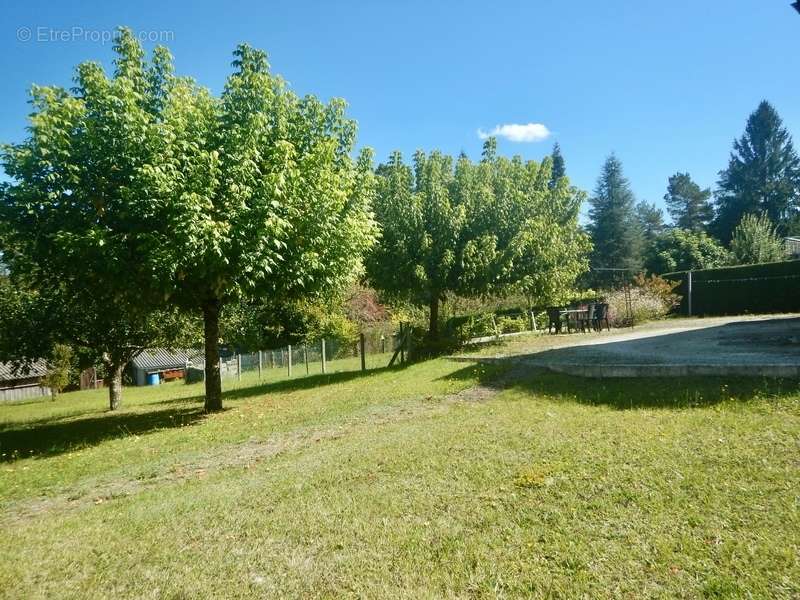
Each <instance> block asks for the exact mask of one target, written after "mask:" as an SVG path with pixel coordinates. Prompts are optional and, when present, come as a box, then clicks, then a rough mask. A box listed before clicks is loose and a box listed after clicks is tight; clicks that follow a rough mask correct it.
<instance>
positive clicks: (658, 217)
mask: <svg viewBox="0 0 800 600" xmlns="http://www.w3.org/2000/svg"><path fill="white" fill-rule="evenodd" d="M636 218H637V219H638V221H639V227H640V228H641V231H642V235H643V236H644V242H645V243H646V244H650V243H652V242H653V240H655V239H656V238H657V237H658V236H659V235H661V233H662V232H663V231H664V227H665V225H664V211H662V210H661V209H660V208H658V207H657V206H656V205H655V203H650V202H644V201H642V202H639V204H637V205H636Z"/></svg>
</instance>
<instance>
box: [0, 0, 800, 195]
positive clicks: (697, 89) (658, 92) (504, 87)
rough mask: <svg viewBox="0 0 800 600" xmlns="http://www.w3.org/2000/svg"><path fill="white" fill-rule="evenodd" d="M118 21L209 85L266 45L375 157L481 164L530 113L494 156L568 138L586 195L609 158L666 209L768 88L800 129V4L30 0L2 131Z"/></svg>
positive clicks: (768, 0) (714, 168)
mask: <svg viewBox="0 0 800 600" xmlns="http://www.w3.org/2000/svg"><path fill="white" fill-rule="evenodd" d="M122 24H124V25H128V26H130V27H132V28H133V29H134V30H136V31H137V32H139V33H141V34H143V35H145V36H147V35H150V36H153V37H160V38H161V39H163V40H165V41H166V42H167V45H168V46H169V47H170V49H171V50H172V52H173V54H174V55H175V59H176V67H177V71H178V72H179V73H181V74H187V75H192V76H193V77H195V78H196V79H197V80H198V81H199V82H200V83H202V84H203V85H206V86H208V87H210V88H211V89H212V90H214V91H215V92H218V91H219V90H220V89H221V87H222V85H223V82H224V79H225V77H226V75H227V74H228V73H229V72H230V61H231V51H232V50H233V48H234V47H235V45H236V44H237V43H239V42H241V41H247V42H249V43H251V44H253V45H255V46H258V47H260V48H263V49H265V50H266V51H267V52H268V53H269V55H270V62H271V64H272V66H273V69H274V71H275V72H277V73H280V74H281V75H283V76H284V77H285V78H286V79H287V80H288V81H289V82H290V83H291V85H292V87H293V88H294V89H295V90H296V91H297V92H298V93H301V94H305V93H314V94H316V95H318V96H320V97H322V98H330V97H333V96H340V97H343V98H345V99H346V100H347V101H348V102H349V104H350V115H351V116H352V117H353V118H355V119H357V120H358V122H359V143H360V144H362V145H369V146H372V147H373V148H374V149H375V150H376V153H377V158H378V160H383V159H385V158H386V156H387V155H388V154H389V152H390V151H391V150H393V149H400V150H401V151H402V152H403V153H404V154H405V155H406V156H410V154H411V153H412V152H413V151H414V150H415V149H416V148H423V149H426V150H430V149H432V148H439V149H441V150H443V151H445V152H449V153H457V152H459V151H461V150H464V151H465V152H467V154H469V155H470V156H472V157H477V156H479V154H480V147H481V140H480V139H479V135H478V130H479V129H481V130H483V131H491V130H493V129H494V128H495V127H496V126H503V125H511V124H518V125H525V124H528V123H534V124H540V125H544V127H545V128H546V130H547V131H549V132H550V135H549V137H547V138H546V139H543V140H539V141H529V142H514V141H511V140H510V139H507V138H501V139H500V142H499V148H500V152H501V153H503V154H507V155H512V154H521V155H522V156H523V157H525V158H532V159H539V158H541V157H542V156H543V155H545V154H547V153H548V152H549V151H550V149H551V147H552V144H553V142H554V141H558V142H559V143H560V144H561V147H562V149H563V152H564V155H565V157H566V161H567V171H568V174H569V175H570V177H571V178H572V180H573V182H574V183H576V184H577V185H579V186H580V187H582V188H584V189H587V190H591V189H592V188H593V187H594V183H595V180H596V178H597V175H598V173H599V171H600V167H601V165H602V162H603V160H604V159H605V157H606V156H607V155H608V154H609V153H610V152H612V151H613V152H616V154H617V155H618V156H619V158H620V159H621V160H622V162H623V165H624V167H625V170H626V174H627V175H628V177H629V179H630V180H631V183H632V186H633V189H634V192H635V193H636V195H637V197H638V198H639V199H646V200H648V201H656V202H657V203H658V204H659V205H663V202H662V196H663V194H664V191H665V188H666V181H667V177H668V176H669V175H671V174H672V173H674V172H675V171H679V170H680V171H689V172H690V173H691V174H692V176H693V177H695V179H696V180H697V181H698V182H699V183H700V184H701V185H703V186H713V185H714V183H715V181H716V178H717V172H718V171H719V170H720V169H722V168H724V166H725V165H726V163H727V158H728V154H729V152H730V148H731V142H732V141H733V138H734V137H736V136H739V135H741V132H742V130H743V128H744V124H745V120H746V118H747V116H748V114H749V113H750V112H751V111H752V110H754V109H755V107H756V106H757V104H758V102H759V101H760V100H761V99H762V98H766V99H768V100H770V101H771V102H772V103H773V104H774V105H775V106H776V108H777V109H778V111H779V113H780V114H781V116H782V117H783V119H784V122H785V124H786V125H787V127H788V128H789V130H790V131H791V132H792V133H793V134H794V135H795V136H796V137H798V138H800V78H799V77H798V74H799V73H800V51H798V42H799V41H800V14H797V13H796V12H795V11H794V10H793V9H792V8H791V7H790V6H789V0H671V1H665V0H636V1H634V0H573V1H568V0H539V1H534V0H528V1H527V2H492V3H487V2H464V1H461V2H435V1H432V0H428V1H426V2H384V1H381V0H370V1H368V0H363V1H362V2H335V1H328V2H298V1H296V2H270V1H265V2H255V1H254V2H243V1H238V0H228V1H226V2H210V1H205V0H195V1H193V2H165V1H163V0H161V1H159V2H149V1H143V2H125V3H122V2H119V3H117V2H109V1H103V2H101V1H98V0H85V1H83V2H40V1H38V0H26V1H22V2H14V3H8V4H6V6H5V7H4V18H3V21H2V25H0V68H1V70H2V73H3V79H4V84H3V90H2V91H3V94H2V96H0V109H1V110H0V141H3V142H14V141H19V140H21V139H22V138H23V136H24V127H25V123H26V115H27V113H28V106H27V104H26V102H27V91H28V88H29V86H30V84H31V83H39V84H59V85H69V84H70V81H71V77H72V70H73V68H74V66H75V64H77V63H78V62H80V61H83V60H87V59H93V60H99V61H102V62H104V63H105V64H108V62H109V61H110V58H111V44H110V43H107V42H106V43H104V42H103V40H102V37H103V36H104V35H106V34H107V32H109V31H111V30H113V28H115V27H116V26H117V25H122ZM28 35H29V36H30V39H29V40H25V38H26V36H28ZM60 37H64V38H65V39H59V38H60ZM145 45H146V46H147V47H152V46H153V44H150V43H146V44H145ZM503 131H510V132H511V134H512V137H515V136H514V135H513V134H515V133H516V134H522V137H525V136H524V134H526V133H528V134H531V135H529V136H528V137H532V138H534V139H539V138H541V134H543V133H545V131H544V129H542V128H541V127H535V128H528V129H519V128H517V129H513V128H511V129H508V128H507V129H505V130H503ZM516 137H519V135H517V136H516ZM797 141H798V143H800V139H798V140H797Z"/></svg>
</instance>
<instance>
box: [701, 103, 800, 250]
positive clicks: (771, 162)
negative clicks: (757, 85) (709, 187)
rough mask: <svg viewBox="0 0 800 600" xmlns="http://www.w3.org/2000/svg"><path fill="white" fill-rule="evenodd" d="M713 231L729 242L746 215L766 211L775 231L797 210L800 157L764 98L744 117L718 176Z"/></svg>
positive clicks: (792, 216) (799, 195)
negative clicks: (724, 166) (775, 226)
mask: <svg viewBox="0 0 800 600" xmlns="http://www.w3.org/2000/svg"><path fill="white" fill-rule="evenodd" d="M718 186H719V187H718V190H717V193H716V201H717V217H716V219H715V221H714V231H715V233H716V234H717V235H718V236H719V237H720V238H721V239H722V240H723V241H728V240H730V238H731V235H732V233H733V230H734V228H735V227H736V226H737V225H738V224H739V222H740V221H741V220H742V217H743V216H744V215H748V214H757V213H765V214H766V215H767V217H769V219H770V220H771V221H772V222H773V223H774V224H775V225H777V226H778V230H779V232H783V231H785V229H786V227H787V225H788V224H789V223H790V222H791V221H792V219H793V218H794V217H795V216H796V214H797V212H798V210H800V158H798V156H797V153H796V152H795V149H794V145H793V144H792V137H791V136H790V135H789V132H788V131H787V130H786V128H785V127H784V126H783V122H782V121H781V118H780V116H779V115H778V113H777V111H776V110H775V108H774V107H773V106H772V105H771V104H770V103H769V102H767V101H766V100H765V101H762V102H761V104H759V105H758V108H757V109H756V110H755V112H753V114H751V115H750V118H748V119H747V126H746V128H745V132H744V135H743V136H742V137H741V138H739V139H738V140H736V141H734V143H733V152H731V157H730V161H729V163H728V168H727V169H725V170H724V171H721V172H720V179H719V183H718Z"/></svg>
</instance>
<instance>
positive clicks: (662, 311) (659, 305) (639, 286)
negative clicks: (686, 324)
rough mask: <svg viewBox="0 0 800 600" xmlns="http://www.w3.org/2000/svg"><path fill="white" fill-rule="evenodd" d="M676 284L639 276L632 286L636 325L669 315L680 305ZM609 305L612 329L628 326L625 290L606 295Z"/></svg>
mask: <svg viewBox="0 0 800 600" xmlns="http://www.w3.org/2000/svg"><path fill="white" fill-rule="evenodd" d="M675 287H676V284H674V283H672V282H669V281H666V280H665V279H662V278H661V277H658V276H656V275H652V276H651V277H644V276H642V275H639V276H638V277H636V279H635V280H634V284H633V285H632V286H631V290H630V291H631V315H630V316H631V317H632V318H633V322H634V323H641V322H642V321H649V320H651V319H659V318H661V317H665V316H666V315H668V314H669V313H670V312H671V311H672V309H673V308H675V307H676V306H677V305H678V304H679V303H680V296H678V295H677V294H675V293H674V289H675ZM605 298H606V302H608V305H609V321H610V322H611V326H612V327H620V326H623V325H626V324H627V322H626V319H627V317H628V310H627V307H626V301H625V291H624V290H614V291H612V292H608V293H607V294H606V295H605Z"/></svg>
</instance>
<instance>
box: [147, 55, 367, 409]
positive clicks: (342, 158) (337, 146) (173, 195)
mask: <svg viewBox="0 0 800 600" xmlns="http://www.w3.org/2000/svg"><path fill="white" fill-rule="evenodd" d="M234 57H235V60H234V63H233V64H234V72H233V74H232V75H231V76H230V77H229V78H228V80H227V82H226V84H225V88H224V90H223V92H222V94H221V96H220V97H219V98H215V97H213V96H211V94H210V93H209V92H207V91H206V90H203V89H199V88H197V87H196V86H195V85H194V84H193V83H192V82H191V81H188V80H177V81H175V82H174V84H173V87H172V89H171V90H170V93H169V94H167V95H166V96H165V97H164V99H163V122H162V124H161V126H162V129H163V130H165V131H167V132H169V135H162V136H161V137H160V141H161V145H160V147H159V153H158V156H159V159H160V160H159V162H158V163H155V164H154V166H152V167H146V168H144V169H143V170H142V173H141V177H140V178H139V179H138V181H139V184H140V185H141V189H143V190H146V192H147V199H146V200H144V201H142V202H140V203H139V204H138V205H137V206H136V207H135V208H134V209H133V213H134V215H135V217H136V219H137V221H138V222H140V223H142V224H143V227H145V228H146V231H145V232H144V233H143V234H142V236H141V239H142V240H143V242H144V243H145V245H146V248H147V253H146V254H145V257H144V258H145V260H144V264H145V266H146V271H148V272H150V273H154V274H156V276H157V277H158V278H159V282H160V286H161V289H162V291H163V293H164V294H165V295H167V296H168V297H169V298H170V301H171V302H173V303H176V304H177V305H178V306H180V307H183V308H185V309H187V310H192V311H196V312H199V313H201V314H202V315H203V322H204V340H205V359H206V400H205V408H206V410H207V411H214V410H219V409H221V408H222V395H221V381H220V372H219V339H220V315H221V312H222V310H223V309H224V307H225V306H226V305H228V304H230V303H233V302H239V301H248V300H250V299H255V298H261V297H264V298H269V300H270V303H272V305H281V304H283V303H287V302H291V301H294V300H297V299H300V298H313V297H314V296H315V295H316V296H319V295H322V294H324V293H325V292H326V291H328V290H336V289H339V288H341V287H343V286H345V285H346V284H347V283H349V282H350V281H351V280H352V279H353V278H354V277H356V276H357V275H358V274H359V273H360V272H361V268H362V267H361V256H362V254H363V253H364V252H365V251H366V250H367V249H368V248H369V247H370V246H371V245H372V243H373V241H374V238H375V234H376V227H375V223H374V220H373V217H372V213H371V204H372V197H373V195H374V175H373V172H372V165H371V154H370V152H369V151H363V152H362V153H361V154H360V156H359V157H358V159H357V160H353V159H352V158H351V152H352V150H353V144H354V141H355V133H356V124H355V122H354V121H352V120H350V119H348V118H346V116H345V103H344V102H343V101H342V100H338V99H337V100H332V101H331V102H330V103H329V104H327V105H325V104H323V103H321V102H320V101H319V100H317V99H316V98H314V97H313V96H306V97H304V98H302V99H301V98H298V97H297V96H296V95H295V94H294V93H292V92H291V91H289V90H288V89H287V87H286V84H285V83H284V82H283V80H281V79H280V78H279V77H276V76H274V75H272V74H271V72H270V70H269V65H268V63H267V57H266V54H265V53H264V52H262V51H260V50H256V49H254V48H251V47H250V46H247V45H241V46H239V47H238V48H237V49H236V51H235V52H234Z"/></svg>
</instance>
